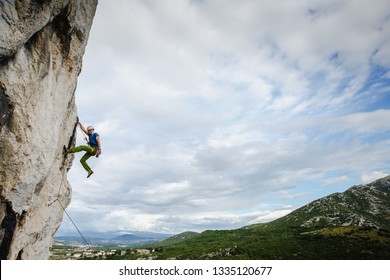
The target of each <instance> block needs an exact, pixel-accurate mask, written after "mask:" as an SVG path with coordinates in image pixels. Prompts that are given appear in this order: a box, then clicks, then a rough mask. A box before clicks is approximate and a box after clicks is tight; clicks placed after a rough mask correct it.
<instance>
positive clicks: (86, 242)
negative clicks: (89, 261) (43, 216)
mask: <svg viewBox="0 0 390 280" xmlns="http://www.w3.org/2000/svg"><path fill="white" fill-rule="evenodd" d="M78 120H79V119H78V118H77V122H76V125H75V128H74V130H73V134H74V132H75V129H76V126H77V124H78ZM65 174H66V173H65V172H63V173H62V178H61V183H60V187H59V188H58V193H57V198H56V199H55V200H54V201H53V202H51V203H49V204H48V206H50V205H52V204H53V203H54V202H56V201H57V202H58V204H59V205H60V206H61V208H62V209H63V210H64V212H65V214H66V216H68V218H69V220H70V221H71V222H72V224H73V226H74V227H75V228H76V230H77V231H78V233H79V234H80V236H81V238H82V239H83V240H84V242H85V244H87V246H88V248H90V249H91V248H92V246H91V245H90V244H89V243H88V241H87V239H85V237H84V235H83V234H82V233H81V231H80V230H79V228H78V227H77V225H76V223H75V222H74V221H73V220H72V218H71V217H70V215H69V214H68V212H67V211H66V209H65V207H64V206H63V205H62V203H61V202H60V201H59V199H58V198H59V197H60V192H61V187H62V185H63V183H64V178H65Z"/></svg>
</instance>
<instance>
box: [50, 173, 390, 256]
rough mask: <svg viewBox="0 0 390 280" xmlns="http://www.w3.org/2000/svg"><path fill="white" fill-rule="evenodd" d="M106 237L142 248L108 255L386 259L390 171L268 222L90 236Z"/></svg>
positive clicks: (389, 250) (389, 247)
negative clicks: (200, 229) (165, 232)
mask: <svg viewBox="0 0 390 280" xmlns="http://www.w3.org/2000/svg"><path fill="white" fill-rule="evenodd" d="M153 239H155V240H154V241H153ZM157 239H158V240H157ZM57 241H58V240H57ZM91 242H92V241H91ZM105 242H107V243H110V242H111V243H110V244H120V242H123V243H121V246H126V244H128V246H129V247H134V246H140V248H142V251H140V249H131V248H128V249H127V250H123V251H121V254H120V255H116V254H112V255H110V256H107V257H105V258H106V259H282V260H290V259H305V260H309V259H390V176H388V177H385V178H382V179H379V180H376V181H374V182H372V183H370V184H366V185H358V186H353V187H351V188H349V189H348V190H346V191H345V192H343V193H335V194H332V195H329V196H326V197H323V198H321V199H318V200H315V201H313V202H311V203H309V204H307V205H305V206H303V207H301V208H299V209H297V210H295V211H293V212H292V213H290V214H288V215H286V216H284V217H282V218H279V219H277V220H275V221H272V222H269V223H264V224H254V225H248V226H246V227H243V228H240V229H235V230H207V231H204V232H202V233H196V232H184V233H181V234H178V235H175V236H165V237H164V236H162V235H156V236H148V237H146V236H142V235H138V234H134V235H133V234H129V235H122V236H119V237H116V238H115V239H109V241H107V239H105V241H103V240H100V241H99V240H94V241H93V243H94V244H99V243H101V244H104V243H105ZM117 242H118V243H117ZM143 242H145V243H143ZM142 243H143V245H142ZM139 252H142V255H140V253H139ZM145 252H146V253H145ZM145 256H146V257H145Z"/></svg>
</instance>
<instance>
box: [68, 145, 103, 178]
mask: <svg viewBox="0 0 390 280" xmlns="http://www.w3.org/2000/svg"><path fill="white" fill-rule="evenodd" d="M81 151H85V152H86V153H85V155H83V157H82V158H81V159H80V162H81V165H82V166H83V167H84V169H85V170H87V172H89V171H90V170H91V167H89V165H88V163H87V160H88V159H89V158H90V157H92V156H94V155H96V149H95V148H94V147H91V146H78V147H74V148H71V149H69V150H68V152H69V153H78V152H81Z"/></svg>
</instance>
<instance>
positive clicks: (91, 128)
mask: <svg viewBox="0 0 390 280" xmlns="http://www.w3.org/2000/svg"><path fill="white" fill-rule="evenodd" d="M87 130H95V128H94V127H93V126H92V125H90V126H88V127H87Z"/></svg>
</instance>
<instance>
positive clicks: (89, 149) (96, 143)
mask: <svg viewBox="0 0 390 280" xmlns="http://www.w3.org/2000/svg"><path fill="white" fill-rule="evenodd" d="M78 124H79V125H80V128H81V130H82V131H83V132H84V133H85V134H87V135H88V139H87V141H88V146H85V145H82V146H78V147H74V148H71V149H67V150H66V153H78V152H81V151H85V152H86V153H85V155H84V156H83V157H82V158H81V160H80V162H81V165H82V166H83V167H84V169H85V170H86V171H87V172H88V175H87V178H89V176H91V175H92V174H93V171H92V169H91V168H90V167H89V165H88V164H87V160H88V159H89V158H90V157H92V156H95V155H96V157H98V156H99V155H100V154H101V153H102V146H101V143H100V137H99V134H98V133H96V132H94V131H95V128H94V127H93V126H88V127H87V129H85V127H84V126H83V125H82V124H81V123H80V122H79V123H78Z"/></svg>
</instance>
